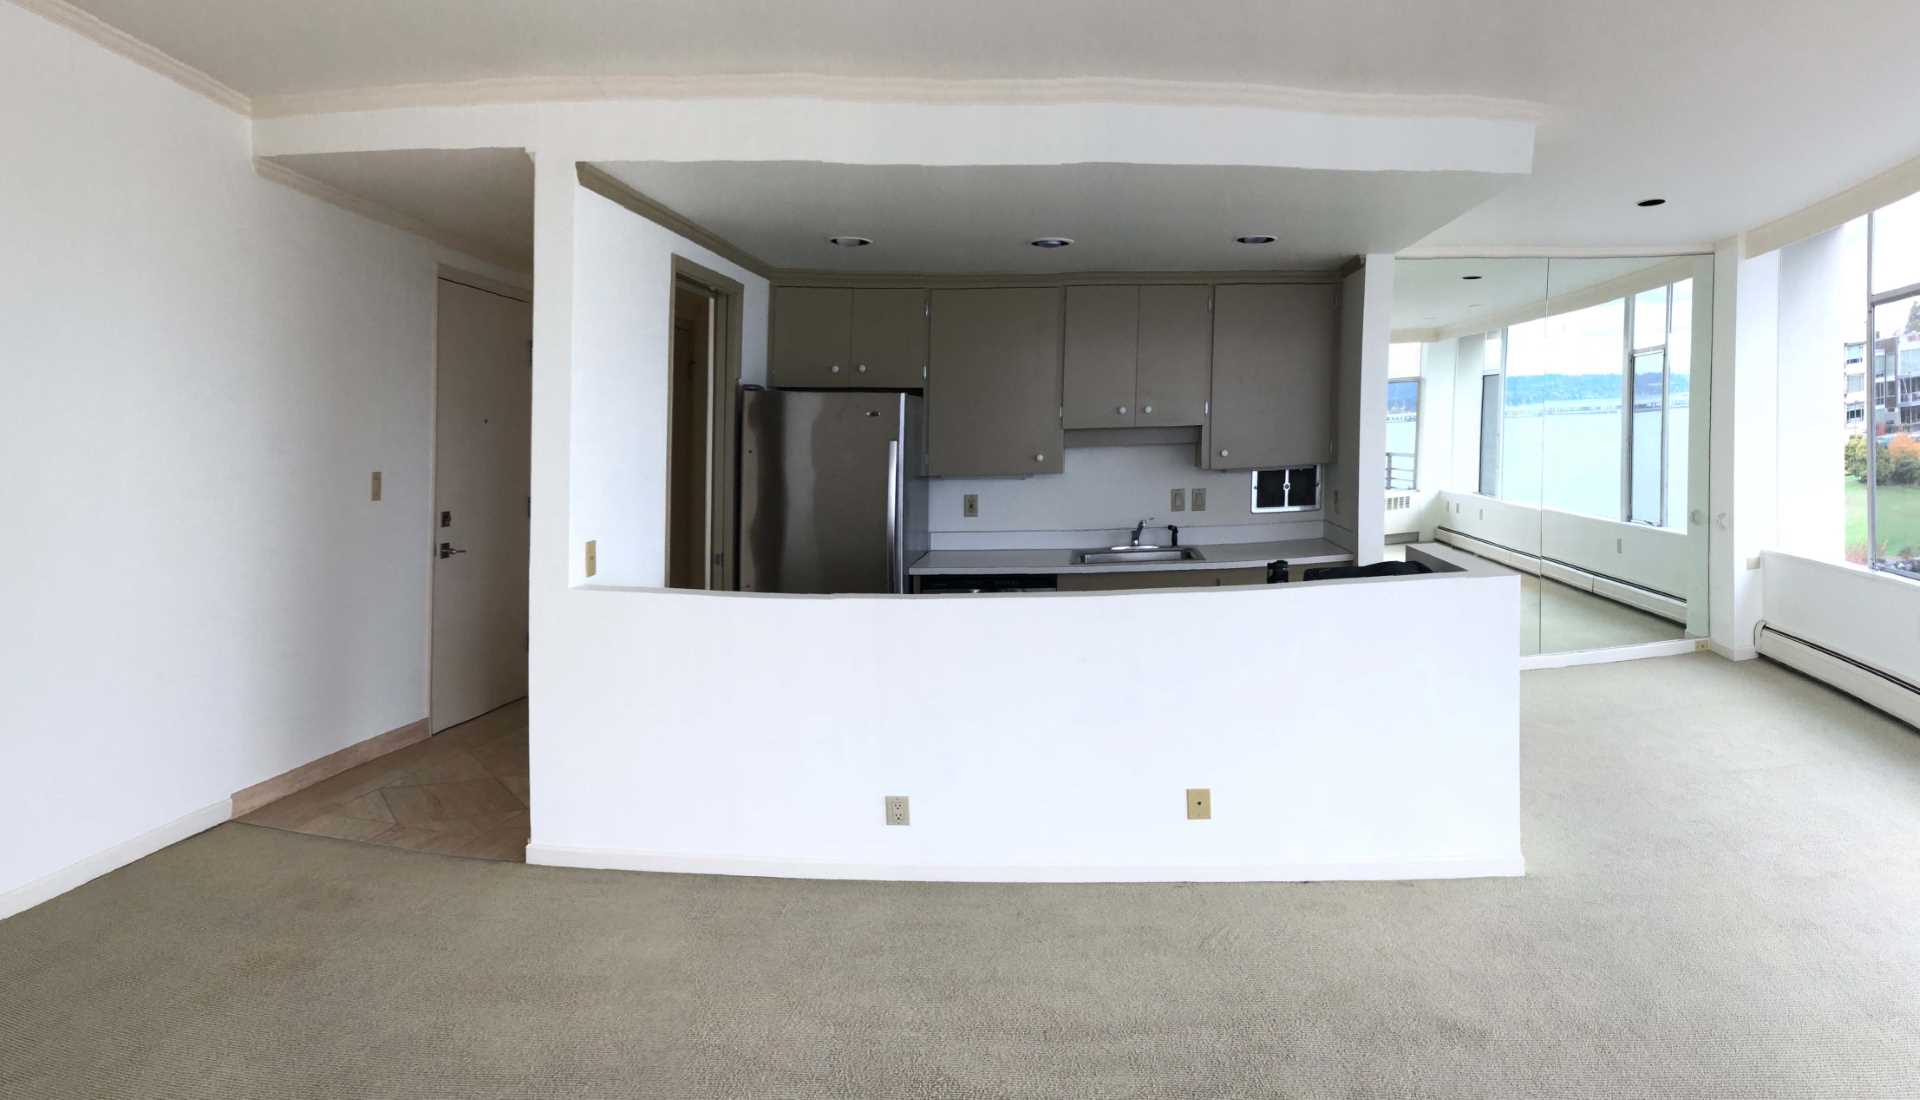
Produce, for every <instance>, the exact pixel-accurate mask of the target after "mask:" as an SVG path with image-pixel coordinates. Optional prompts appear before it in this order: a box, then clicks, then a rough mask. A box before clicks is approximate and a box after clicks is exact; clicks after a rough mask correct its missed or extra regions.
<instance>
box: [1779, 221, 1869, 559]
mask: <svg viewBox="0 0 1920 1100" xmlns="http://www.w3.org/2000/svg"><path fill="white" fill-rule="evenodd" d="M1866 249H1867V244H1866V222H1865V220H1864V219H1863V220H1861V221H1857V222H1850V223H1848V224H1847V225H1843V226H1841V227H1839V228H1838V229H1833V230H1829V231H1828V232H1826V233H1822V234H1820V235H1819V236H1817V237H1812V238H1809V239H1807V240H1805V241H1802V242H1800V243H1799V244H1795V245H1789V246H1788V247H1786V248H1783V249H1781V250H1780V252H1779V254H1778V255H1779V259H1780V283H1779V292H1780V304H1779V340H1780V356H1779V362H1778V365H1777V369H1778V376H1777V387H1778V404H1777V408H1778V413H1777V416H1778V424H1777V432H1778V436H1777V439H1776V444H1777V447H1778V450H1777V452H1776V454H1775V456H1774V468H1773V476H1774V479H1775V481H1774V496H1775V508H1776V509H1777V511H1778V514H1779V516H1780V517H1781V519H1782V521H1783V522H1781V523H1780V524H1779V530H1778V532H1777V534H1776V537H1775V538H1774V540H1773V547H1774V548H1775V549H1779V550H1784V551H1786V552H1788V553H1791V554H1799V555H1802V556H1804V557H1809V558H1818V559H1821V560H1824V561H1835V562H1838V561H1845V560H1846V495H1845V487H1846V485H1845V481H1844V479H1843V478H1842V476H1841V471H1842V469H1843V465H1842V455H1843V453H1844V448H1845V446H1846V440H1847V431H1846V424H1845V420H1844V418H1843V417H1842V414H1841V409H1842V407H1843V406H1842V401H1843V397H1842V394H1843V384H1842V381H1841V377H1842V376H1841V362H1842V352H1843V349H1844V348H1845V346H1846V343H1847V341H1848V340H1859V339H1863V338H1864V334H1865V331H1866V300H1867V266H1866V265H1867V252H1866Z"/></svg>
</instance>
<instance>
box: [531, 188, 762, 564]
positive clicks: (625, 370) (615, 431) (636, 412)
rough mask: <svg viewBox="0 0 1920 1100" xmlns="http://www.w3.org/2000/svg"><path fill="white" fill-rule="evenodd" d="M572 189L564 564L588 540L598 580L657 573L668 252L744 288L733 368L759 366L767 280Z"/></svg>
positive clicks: (757, 374) (663, 497)
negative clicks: (568, 547)
mask: <svg viewBox="0 0 1920 1100" xmlns="http://www.w3.org/2000/svg"><path fill="white" fill-rule="evenodd" d="M577 192H578V193H577V194H576V195H575V197H574V199H575V205H576V207H577V210H576V214H575V217H576V218H577V220H578V224H579V228H580V235H579V251H578V254H577V257H576V262H577V264H578V267H579V270H580V271H582V272H584V273H587V274H588V275H589V276H590V277H587V278H581V279H579V280H578V281H576V282H575V284H574V285H575V287H576V288H577V290H576V293H577V295H578V297H577V301H576V303H575V309H574V316H573V340H574V348H573V393H574V400H573V427H572V435H571V439H572V452H571V454H572V464H573V479H572V483H571V490H572V497H571V506H570V509H569V516H570V524H571V532H572V533H571V538H570V542H571V544H572V546H573V547H574V548H575V549H574V552H573V553H572V555H571V556H570V561H571V565H570V566H569V568H570V570H571V573H570V576H571V577H572V578H573V580H574V581H575V582H576V583H578V582H580V581H584V580H585V579H586V560H585V555H584V553H582V552H581V549H580V548H581V547H583V546H584V545H585V543H586V541H587V540H588V539H592V540H594V542H595V544H596V545H595V553H596V557H597V565H598V572H597V574H596V575H595V578H594V580H595V581H596V583H601V584H630V585H658V584H664V583H666V537H665V534H664V532H665V528H666V509H667V438H668V434H669V433H668V428H667V413H668V409H667V382H668V375H667V355H668V351H669V346H670V343H671V340H672V335H673V308H672V304H671V302H672V296H671V293H670V292H671V289H672V285H673V257H674V256H675V255H679V256H681V257H682V258H684V259H688V260H692V261H693V262H694V263H697V264H699V265H701V266H702V267H705V268H708V269H710V270H712V271H717V272H719V273H720V274H722V275H725V276H727V277H728V278H730V279H733V280H735V281H737V282H739V283H740V285H741V286H742V287H743V288H744V290H745V292H746V300H745V303H744V315H743V317H742V318H741V322H742V327H743V332H742V335H741V354H740V376H741V380H742V381H743V382H765V380H766V377H767V305H768V301H769V297H768V295H769V291H768V287H767V281H766V280H765V279H763V278H761V277H760V276H758V275H755V274H753V273H752V272H750V271H747V270H745V269H744V268H741V267H739V266H737V265H735V264H733V263H730V262H728V261H727V260H724V259H722V258H721V257H719V256H717V255H715V254H714V253H712V252H709V251H707V250H706V249H704V248H701V247H700V246H699V245H696V244H694V243H693V242H691V241H689V240H686V239H685V238H683V237H681V236H679V235H677V234H675V233H672V232H670V231H668V230H666V229H663V228H661V227H660V226H659V225H658V224H656V223H654V222H651V221H648V220H647V219H645V218H642V217H640V216H639V215H638V214H635V213H633V212H632V211H630V210H628V209H626V208H625V207H623V206H621V205H620V204H618V203H616V202H614V201H613V200H611V199H608V198H605V197H604V196H601V195H598V194H595V193H594V192H592V191H588V190H586V189H585V188H578V189H577Z"/></svg>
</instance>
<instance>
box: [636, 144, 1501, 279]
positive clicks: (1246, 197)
mask: <svg viewBox="0 0 1920 1100" xmlns="http://www.w3.org/2000/svg"><path fill="white" fill-rule="evenodd" d="M600 167H601V168H602V169H604V170H605V171H607V172H608V173H609V174H610V175H612V176H614V177H615V178H617V179H619V180H621V181H622V182H624V183H626V184H627V185H628V186H630V187H632V188H634V189H635V190H637V191H639V192H640V193H641V194H643V195H645V196H646V197H648V198H650V199H652V200H654V201H655V202H658V203H660V204H661V205H663V206H666V207H668V208H669V209H672V210H673V211H675V212H676V213H679V214H681V215H682V216H684V217H686V218H688V219H690V220H692V221H693V222H695V223H696V224H698V225H700V226H702V227H704V228H706V229H708V230H710V231H711V232H713V233H715V234H717V235H719V236H720V237H723V238H725V239H726V240H727V241H729V242H731V243H732V244H734V245H736V246H738V247H739V248H742V249H744V250H746V251H747V252H749V253H751V254H753V255H754V256H756V257H758V258H759V259H761V260H763V261H765V262H766V263H768V264H770V265H772V266H774V267H777V268H790V269H794V268H797V269H805V270H827V271H849V272H939V273H954V274H971V273H985V272H1002V273H1015V274H1020V273H1048V272H1061V271H1233V270H1312V269H1325V268H1331V267H1336V266H1338V265H1339V264H1340V263H1342V262H1343V261H1345V260H1348V259H1350V258H1352V257H1353V255H1354V254H1355V253H1357V252H1394V251H1397V250H1399V249H1401V248H1404V247H1406V246H1407V245H1408V244H1411V243H1412V242H1414V241H1415V240H1418V239H1419V238H1420V237H1422V236H1424V235H1425V234H1427V233H1429V232H1431V231H1432V230H1433V229H1434V227H1436V226H1439V225H1442V224H1444V223H1445V222H1446V221H1448V220H1449V219H1450V218H1452V217H1454V216H1455V215H1457V214H1458V213H1459V212H1460V211H1462V210H1465V209H1467V208H1468V207H1470V206H1472V205H1474V204H1475V203H1478V202H1480V201H1482V200H1484V199H1485V198H1486V197H1487V196H1488V195H1490V194H1492V193H1493V191H1494V190H1495V189H1496V188H1497V187H1499V186H1500V183H1501V182H1502V179H1504V177H1500V178H1496V177H1492V176H1487V175H1482V174H1478V173H1468V172H1426V173H1408V172H1315V171H1301V170H1295V169H1280V168H1224V167H1200V166H1171V167H1169V166H1158V165H1138V164H1068V165H1051V166H1029V165H1017V166H1015V165H1002V166H995V167H965V168H930V167H922V166H915V165H887V166H878V167H875V166H863V165H846V164H818V163H811V162H808V163H794V162H784V163H767V162H742V161H729V162H724V163H670V164H669V163H657V162H649V163H621V164H603V165H600ZM1253 233H1266V234H1271V235H1273V236H1275V237H1277V238H1279V240H1278V241H1277V242H1276V243H1274V244H1270V245H1262V246H1248V245H1242V244H1237V243H1235V242H1234V238H1235V237H1236V236H1241V235H1245V234H1253ZM835 235H850V236H859V237H867V238H871V239H872V240H873V242H874V243H873V244H872V245H870V246H868V247H865V248H837V247H835V246H833V245H831V244H828V243H827V240H826V239H827V238H828V237H829V236H835ZM1035 237H1069V238H1072V239H1073V241H1074V244H1073V246H1072V247H1070V248H1061V249H1051V250H1049V249H1040V248H1034V247H1032V246H1031V245H1030V244H1029V243H1028V242H1029V241H1031V240H1033V239H1034V238H1035Z"/></svg>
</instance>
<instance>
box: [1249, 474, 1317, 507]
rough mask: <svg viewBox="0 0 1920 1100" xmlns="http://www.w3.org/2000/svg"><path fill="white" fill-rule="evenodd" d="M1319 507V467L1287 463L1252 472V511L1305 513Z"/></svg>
mask: <svg viewBox="0 0 1920 1100" xmlns="http://www.w3.org/2000/svg"><path fill="white" fill-rule="evenodd" d="M1318 507H1320V467H1318V466H1285V467H1282V468H1280V469H1277V470H1255V471H1254V472H1253V510H1254V511H1256V512H1303V511H1307V510H1310V509H1313V508H1318Z"/></svg>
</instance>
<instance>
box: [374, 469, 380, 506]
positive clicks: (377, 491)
mask: <svg viewBox="0 0 1920 1100" xmlns="http://www.w3.org/2000/svg"><path fill="white" fill-rule="evenodd" d="M373 499H374V500H379V499H380V471H378V470H375V471H374V472H373Z"/></svg>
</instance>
